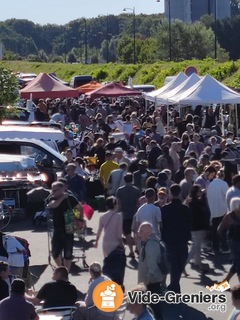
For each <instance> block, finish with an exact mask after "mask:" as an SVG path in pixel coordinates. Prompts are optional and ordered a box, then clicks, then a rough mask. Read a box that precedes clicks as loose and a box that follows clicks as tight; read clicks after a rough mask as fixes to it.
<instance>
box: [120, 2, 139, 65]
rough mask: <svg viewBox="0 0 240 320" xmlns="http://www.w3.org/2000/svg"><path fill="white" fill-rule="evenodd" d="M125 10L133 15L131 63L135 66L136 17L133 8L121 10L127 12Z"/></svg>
mask: <svg viewBox="0 0 240 320" xmlns="http://www.w3.org/2000/svg"><path fill="white" fill-rule="evenodd" d="M127 10H130V11H132V13H133V63H134V64H136V15H135V7H133V8H124V9H123V11H127Z"/></svg>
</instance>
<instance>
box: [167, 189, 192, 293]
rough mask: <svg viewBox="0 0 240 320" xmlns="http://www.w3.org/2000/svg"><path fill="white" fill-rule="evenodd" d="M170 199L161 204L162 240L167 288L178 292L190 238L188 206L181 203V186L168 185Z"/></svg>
mask: <svg viewBox="0 0 240 320" xmlns="http://www.w3.org/2000/svg"><path fill="white" fill-rule="evenodd" d="M170 192H171V196H172V201H171V202H170V203H169V204H167V205H165V206H163V207H162V209H161V211H162V240H163V241H164V243H165V245H166V249H167V253H168V256H169V263H170V284H169V286H168V289H169V290H171V291H174V292H176V293H180V292H181V289H180V278H181V274H182V273H183V271H184V268H185V264H186V261H187V258H188V241H189V240H190V239H191V232H190V230H191V224H190V212H189V208H188V207H187V206H185V205H183V204H182V202H181V200H180V197H181V187H180V186H179V185H178V184H173V185H172V186H171V187H170Z"/></svg>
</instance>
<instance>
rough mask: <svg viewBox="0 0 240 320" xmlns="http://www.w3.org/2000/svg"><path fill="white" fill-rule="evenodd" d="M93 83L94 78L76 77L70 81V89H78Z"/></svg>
mask: <svg viewBox="0 0 240 320" xmlns="http://www.w3.org/2000/svg"><path fill="white" fill-rule="evenodd" d="M91 81H93V77H92V76H75V77H72V79H71V81H70V87H72V88H77V87H80V86H83V85H84V84H87V83H89V82H91Z"/></svg>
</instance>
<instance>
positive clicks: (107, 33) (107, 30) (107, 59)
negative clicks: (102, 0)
mask: <svg viewBox="0 0 240 320" xmlns="http://www.w3.org/2000/svg"><path fill="white" fill-rule="evenodd" d="M98 17H106V40H107V47H106V49H107V50H106V51H107V52H106V62H107V63H108V62H109V41H108V39H109V38H108V36H109V21H108V14H106V15H104V14H99V15H98Z"/></svg>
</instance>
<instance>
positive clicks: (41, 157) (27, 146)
mask: <svg viewBox="0 0 240 320" xmlns="http://www.w3.org/2000/svg"><path fill="white" fill-rule="evenodd" d="M0 154H10V155H25V156H28V157H30V158H32V159H33V160H34V162H35V163H36V166H37V168H38V170H39V171H40V172H41V173H45V174H46V175H47V177H48V178H47V179H48V185H49V186H50V185H51V183H52V182H53V181H54V180H56V178H57V176H60V175H61V173H62V171H63V168H64V163H65V161H66V157H65V156H64V155H62V154H60V153H59V152H58V151H56V150H54V149H53V148H52V147H50V146H48V145H47V144H46V143H45V142H43V141H41V140H36V139H16V138H15V139H14V138H8V139H2V138H0Z"/></svg>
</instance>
